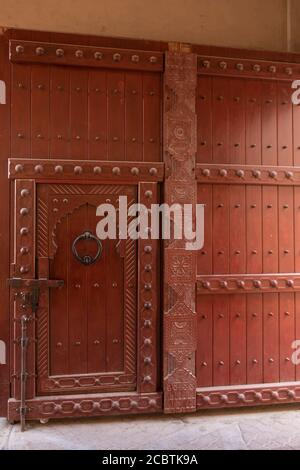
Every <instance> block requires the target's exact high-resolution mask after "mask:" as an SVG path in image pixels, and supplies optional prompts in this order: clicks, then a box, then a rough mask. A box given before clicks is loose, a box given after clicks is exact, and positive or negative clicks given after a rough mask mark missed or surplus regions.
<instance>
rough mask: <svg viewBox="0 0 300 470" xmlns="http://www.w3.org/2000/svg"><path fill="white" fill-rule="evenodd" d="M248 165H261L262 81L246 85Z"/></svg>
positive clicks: (249, 81)
mask: <svg viewBox="0 0 300 470" xmlns="http://www.w3.org/2000/svg"><path fill="white" fill-rule="evenodd" d="M246 164H247V165H260V164H261V81H259V80H247V84H246Z"/></svg>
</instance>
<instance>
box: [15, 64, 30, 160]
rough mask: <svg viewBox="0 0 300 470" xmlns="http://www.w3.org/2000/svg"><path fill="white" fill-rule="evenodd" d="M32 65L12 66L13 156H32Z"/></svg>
mask: <svg viewBox="0 0 300 470" xmlns="http://www.w3.org/2000/svg"><path fill="white" fill-rule="evenodd" d="M30 73H31V66H30V65H19V64H14V65H13V66H12V90H11V109H12V114H11V156H12V157H19V158H22V157H24V158H29V157H30V119H31V113H30V87H31V83H30Z"/></svg>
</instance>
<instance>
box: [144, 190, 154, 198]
mask: <svg viewBox="0 0 300 470" xmlns="http://www.w3.org/2000/svg"><path fill="white" fill-rule="evenodd" d="M152 195H153V193H152V191H150V190H148V191H145V197H146V198H147V199H150V198H151V197H152Z"/></svg>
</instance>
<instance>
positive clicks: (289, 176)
mask: <svg viewBox="0 0 300 470" xmlns="http://www.w3.org/2000/svg"><path fill="white" fill-rule="evenodd" d="M293 176H294V173H293V172H292V171H286V172H285V177H286V178H288V179H291V178H293Z"/></svg>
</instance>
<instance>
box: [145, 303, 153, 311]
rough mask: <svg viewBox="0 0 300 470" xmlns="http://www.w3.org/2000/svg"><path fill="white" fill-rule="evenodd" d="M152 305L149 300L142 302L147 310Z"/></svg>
mask: <svg viewBox="0 0 300 470" xmlns="http://www.w3.org/2000/svg"><path fill="white" fill-rule="evenodd" d="M151 307H152V303H151V302H145V303H144V308H145V309H147V310H150V309H151Z"/></svg>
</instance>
